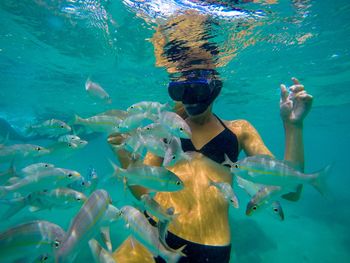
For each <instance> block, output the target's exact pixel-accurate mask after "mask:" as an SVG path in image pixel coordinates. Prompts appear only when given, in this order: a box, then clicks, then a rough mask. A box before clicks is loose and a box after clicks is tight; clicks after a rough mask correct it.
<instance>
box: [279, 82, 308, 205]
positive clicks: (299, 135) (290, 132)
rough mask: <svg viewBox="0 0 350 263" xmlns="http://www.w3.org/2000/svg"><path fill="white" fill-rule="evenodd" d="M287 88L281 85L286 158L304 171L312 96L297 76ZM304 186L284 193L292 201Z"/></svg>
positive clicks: (284, 196) (297, 196)
mask: <svg viewBox="0 0 350 263" xmlns="http://www.w3.org/2000/svg"><path fill="white" fill-rule="evenodd" d="M292 81H293V85H292V86H291V87H289V89H287V87H286V86H285V85H283V84H282V85H281V100H280V113H281V118H282V121H283V126H284V133H285V152H284V159H285V160H287V161H289V162H290V163H292V164H293V165H294V166H295V168H296V169H298V170H300V171H301V172H304V162H305V161H304V142H303V121H304V118H305V117H306V115H307V114H308V113H309V111H310V109H311V106H312V96H311V95H309V94H307V92H306V91H305V90H304V86H303V85H302V84H300V82H299V81H298V80H297V79H296V78H292ZM302 189H303V187H302V185H298V186H297V188H296V191H295V192H291V193H288V194H285V195H283V196H282V197H283V198H285V199H288V200H290V201H297V200H298V199H299V198H300V194H301V191H302Z"/></svg>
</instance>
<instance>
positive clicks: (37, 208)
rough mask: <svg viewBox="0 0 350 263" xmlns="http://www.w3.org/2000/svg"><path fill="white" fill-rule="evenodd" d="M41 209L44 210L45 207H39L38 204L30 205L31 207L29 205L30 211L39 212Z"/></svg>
mask: <svg viewBox="0 0 350 263" xmlns="http://www.w3.org/2000/svg"><path fill="white" fill-rule="evenodd" d="M40 210H43V208H41V207H38V206H30V207H29V211H30V212H38V211H40Z"/></svg>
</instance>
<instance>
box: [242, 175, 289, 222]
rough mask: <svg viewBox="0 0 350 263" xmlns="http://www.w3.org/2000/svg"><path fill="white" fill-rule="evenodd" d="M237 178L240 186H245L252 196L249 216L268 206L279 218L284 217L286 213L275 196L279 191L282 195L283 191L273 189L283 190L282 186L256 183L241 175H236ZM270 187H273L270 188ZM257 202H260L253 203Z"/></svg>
mask: <svg viewBox="0 0 350 263" xmlns="http://www.w3.org/2000/svg"><path fill="white" fill-rule="evenodd" d="M235 179H236V181H237V184H238V186H239V187H241V188H243V189H244V190H245V191H246V192H247V193H248V195H249V196H250V197H251V199H250V201H249V203H248V204H247V207H246V215H248V216H249V215H252V214H253V213H255V211H258V210H260V209H263V208H268V210H269V211H270V212H272V215H274V216H277V219H279V220H283V219H284V213H283V209H282V206H281V204H280V203H279V202H278V201H276V200H275V201H274V198H275V197H276V196H277V193H278V194H279V195H280V194H281V193H282V192H278V191H273V189H275V190H281V191H282V188H279V187H278V186H277V188H276V186H268V185H262V184H255V183H253V182H251V181H248V180H245V179H243V178H241V177H239V176H235ZM269 188H272V189H271V190H269ZM262 189H264V190H262ZM260 190H261V191H260ZM259 191H260V192H259ZM258 193H259V194H258ZM262 193H274V194H273V195H262ZM255 202H258V203H257V204H256V205H255V204H253V203H255ZM248 207H249V208H248Z"/></svg>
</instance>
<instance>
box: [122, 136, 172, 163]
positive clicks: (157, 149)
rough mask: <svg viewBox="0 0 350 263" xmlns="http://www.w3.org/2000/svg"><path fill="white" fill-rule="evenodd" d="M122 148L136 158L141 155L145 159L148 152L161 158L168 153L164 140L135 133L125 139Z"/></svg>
mask: <svg viewBox="0 0 350 263" xmlns="http://www.w3.org/2000/svg"><path fill="white" fill-rule="evenodd" d="M122 147H123V148H124V149H125V150H127V151H129V152H131V153H132V154H133V155H134V156H136V155H139V156H140V157H142V158H144V157H145V155H146V153H147V151H149V152H151V153H153V154H154V155H157V156H159V157H164V155H165V151H166V144H165V143H164V140H163V139H160V138H158V137H155V136H151V135H146V136H143V135H141V134H140V133H139V132H135V133H133V134H132V135H131V136H129V137H128V138H127V139H125V140H124V142H123V144H122Z"/></svg>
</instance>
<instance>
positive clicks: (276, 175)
mask: <svg viewBox="0 0 350 263" xmlns="http://www.w3.org/2000/svg"><path fill="white" fill-rule="evenodd" d="M223 164H228V165H229V166H230V167H231V168H230V170H231V173H233V174H235V175H238V176H240V177H242V178H243V179H246V180H249V181H252V182H254V183H258V184H264V185H275V186H281V187H295V186H296V185H298V184H304V183H308V184H310V185H312V186H313V187H314V188H315V189H316V190H317V191H318V192H320V193H321V194H324V193H325V192H326V184H325V178H326V177H327V176H328V174H329V172H330V169H331V165H328V166H326V167H325V168H323V169H322V170H320V171H318V172H315V173H310V174H306V173H302V172H300V171H298V170H296V169H294V168H293V167H292V166H291V165H290V164H289V163H288V162H287V161H280V160H276V159H274V158H272V157H271V156H268V155H254V156H249V157H246V158H244V159H242V160H240V161H238V162H235V163H233V162H232V161H230V160H229V158H228V157H227V156H226V157H225V161H224V163H223Z"/></svg>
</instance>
